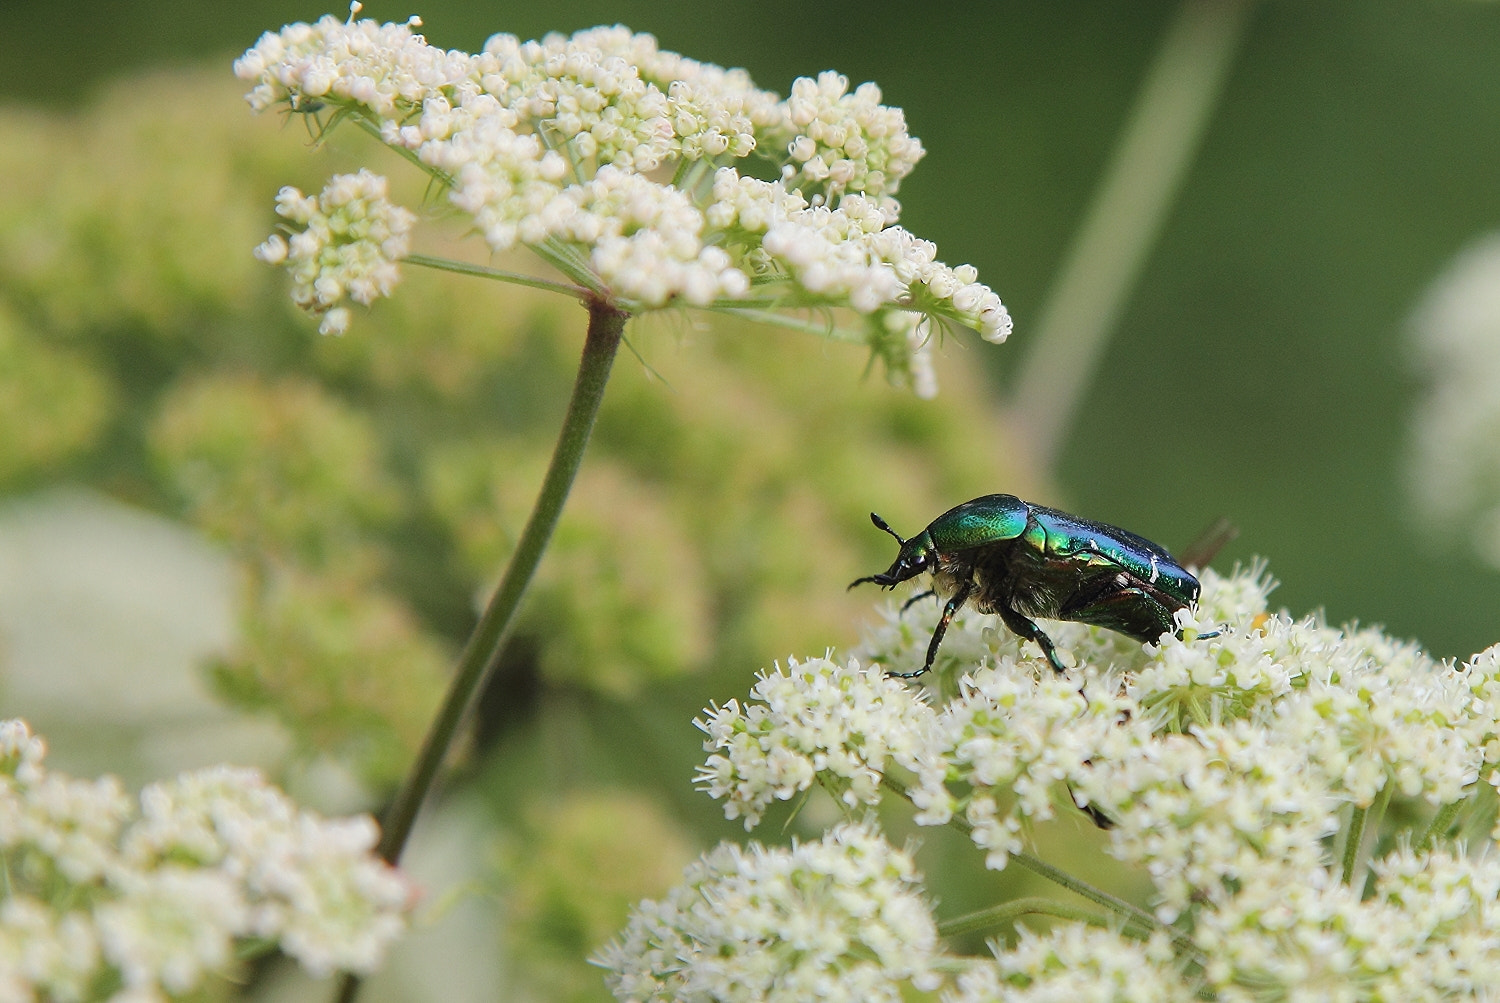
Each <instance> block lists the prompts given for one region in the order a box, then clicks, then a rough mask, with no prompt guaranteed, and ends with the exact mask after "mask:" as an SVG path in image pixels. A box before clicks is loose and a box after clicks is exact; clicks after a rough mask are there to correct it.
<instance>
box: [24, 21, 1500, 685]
mask: <svg viewBox="0 0 1500 1003" xmlns="http://www.w3.org/2000/svg"><path fill="white" fill-rule="evenodd" d="M1175 6H1176V5H1175V4H1171V3H1159V2H1136V0H1132V2H1114V3H1100V2H1085V3H1069V4H1053V3H1046V2H1031V3H1007V2H999V3H993V4H979V5H974V4H962V5H958V4H955V5H929V6H923V7H920V8H918V7H913V6H912V5H910V4H904V3H903V4H896V3H861V4H841V3H830V4H818V5H805V4H790V3H779V2H774V0H771V2H760V3H755V4H730V5H719V6H717V7H715V8H714V9H713V10H712V13H711V14H710V13H708V12H707V10H708V9H707V8H705V7H704V6H703V5H701V4H696V3H671V2H663V0H620V2H615V3H603V2H596V0H589V2H583V0H557V2H553V3H548V4H501V5H490V4H471V3H457V2H450V0H431V2H429V3H425V4H423V5H422V6H421V9H420V10H419V11H414V10H413V9H409V8H408V7H407V6H399V5H394V4H390V3H385V2H381V0H375V2H372V3H370V4H369V5H368V6H367V7H366V9H365V11H364V12H363V15H364V16H370V17H374V18H377V19H381V20H400V19H403V18H405V17H406V16H407V15H408V14H410V13H413V12H417V13H420V14H421V15H422V17H423V20H424V30H425V32H426V33H427V35H428V37H429V39H430V40H432V41H433V42H434V43H437V44H442V45H448V46H453V47H459V48H468V49H473V48H477V47H478V46H479V45H481V44H482V43H483V40H484V38H485V37H486V36H487V35H488V34H489V33H490V32H492V31H494V30H502V29H503V30H505V31H509V32H511V33H514V34H517V35H520V36H522V37H536V36H538V35H539V34H541V33H543V32H545V31H548V30H563V31H571V30H576V29H578V28H582V27H586V26H589V25H593V24H597V23H603V22H614V21H619V22H623V23H625V24H628V25H630V26H631V27H632V28H634V29H635V30H638V31H650V32H653V33H654V34H656V35H657V37H658V38H659V39H660V40H661V44H662V46H663V47H664V48H669V49H674V50H676V51H679V52H683V53H686V54H689V55H692V56H695V57H697V58H700V59H706V60H711V61H716V62H720V63H723V64H726V65H739V66H744V67H746V68H748V69H749V70H750V71H751V73H752V75H753V76H754V77H755V79H756V81H757V82H758V83H759V84H760V85H761V86H763V87H769V88H772V89H776V90H780V91H783V92H784V91H785V89H786V87H787V85H788V84H789V82H790V80H791V79H792V78H793V77H795V76H798V75H802V74H812V73H815V72H817V71H818V70H821V69H824V68H836V69H838V70H840V71H842V72H843V73H845V74H847V75H848V76H849V77H850V78H851V79H852V80H854V81H861V80H866V79H874V80H876V81H878V82H879V83H880V85H881V87H882V88H883V89H884V92H885V95H886V99H887V101H889V102H890V103H893V104H897V105H900V106H902V107H903V108H904V109H905V110H906V113H907V116H908V120H909V122H910V124H911V128H912V132H913V133H914V134H915V135H917V136H920V137H921V139H922V141H923V143H924V144H925V145H926V147H927V149H928V151H929V154H928V157H927V158H926V160H925V161H924V162H923V163H922V165H921V166H920V168H919V169H918V171H917V172H916V173H915V174H914V175H913V177H912V179H911V180H910V181H909V182H908V183H907V185H905V186H904V187H903V189H902V192H901V198H902V202H903V205H904V209H905V211H904V215H903V222H904V223H905V224H906V225H908V226H909V227H910V228H911V229H913V230H914V231H915V232H917V233H919V234H922V235H924V236H927V237H930V238H932V239H934V240H936V241H937V243H938V246H939V248H940V249H941V251H942V254H943V255H944V257H945V259H946V260H948V261H970V262H972V263H974V264H975V265H977V266H978V267H979V270H980V275H981V278H982V279H983V280H984V281H986V282H988V283H989V284H990V285H991V286H992V287H993V288H995V289H996V290H997V291H998V292H999V293H1000V294H1001V296H1002V298H1003V299H1004V300H1005V302H1006V304H1007V305H1008V306H1009V307H1010V309H1011V311H1012V313H1013V314H1014V316H1015V318H1016V334H1015V337H1014V339H1013V341H1012V343H1011V344H1010V345H1009V346H1007V347H1006V348H1005V349H1004V350H1002V351H999V352H993V353H988V352H987V353H983V354H984V357H985V361H986V364H989V365H992V366H993V370H994V376H995V381H996V385H997V386H998V387H1004V386H1005V385H1006V379H1007V376H1008V375H1009V373H1010V372H1011V371H1012V370H1013V369H1014V367H1015V364H1016V361H1017V360H1018V358H1019V356H1020V355H1021V354H1022V353H1024V352H1025V351H1026V350H1027V348H1028V342H1027V335H1028V325H1029V322H1030V321H1031V320H1032V319H1033V318H1034V317H1035V315H1036V312H1037V310H1038V308H1039V306H1040V303H1041V301H1042V299H1043V296H1044V294H1045V292H1046V289H1047V285H1048V281H1049V279H1051V278H1052V276H1053V275H1054V273H1055V270H1056V267H1057V265H1058V262H1059V260H1060V258H1061V256H1062V254H1063V252H1064V250H1065V248H1066V247H1067V244H1068V241H1069V239H1070V237H1071V236H1072V235H1073V233H1074V231H1075V228H1076V226H1077V225H1078V223H1079V220H1080V216H1081V214H1082V212H1083V210H1084V207H1085V206H1086V205H1087V203H1088V199H1089V196H1090V194H1091V191H1092V189H1093V186H1094V184H1095V183H1096V181H1097V180H1098V177H1099V173H1100V171H1101V169H1102V166H1103V163H1104V161H1105V158H1106V156H1107V154H1108V152H1109V150H1110V149H1111V144H1112V143H1113V142H1114V141H1115V139H1116V138H1117V136H1118V133H1119V131H1120V129H1121V126H1122V121H1123V118H1124V116H1125V114H1126V111H1127V109H1128V108H1129V105H1130V101H1131V99H1132V97H1133V95H1134V93H1135V88H1136V86H1137V84H1138V83H1139V81H1140V78H1141V76H1142V74H1143V72H1144V70H1145V68H1146V66H1147V65H1148V62H1149V60H1150V58H1151V56H1152V54H1153V52H1154V51H1155V46H1156V43H1157V41H1158V40H1159V37H1160V35H1161V32H1162V30H1163V27H1164V25H1165V24H1166V22H1167V20H1168V19H1169V17H1170V15H1171V13H1172V11H1173V10H1174V9H1175ZM5 8H6V23H7V31H6V32H5V34H4V37H3V39H0V95H3V96H4V97H5V98H7V99H9V100H25V101H31V102H39V103H42V104H45V105H48V106H50V107H53V108H59V109H62V108H67V107H69V106H71V105H73V104H74V103H75V102H77V101H79V100H82V99H84V98H85V97H86V96H87V95H89V94H91V93H93V92H94V91H95V90H96V89H97V88H98V87H99V86H100V85H101V84H103V83H104V82H105V81H107V80H110V79H113V78H117V77H120V76H123V75H126V74H129V73H132V72H135V71H138V70H141V69H145V68H148V67H152V66H159V65H163V64H182V63H187V62H193V63H197V62H198V61H200V60H201V59H202V58H204V57H205V56H209V55H212V54H216V53H217V54H220V55H222V58H223V59H224V60H225V65H226V66H227V61H228V60H229V59H230V58H232V57H233V56H234V55H236V54H237V53H238V52H239V51H241V50H242V49H243V48H244V47H245V46H246V45H248V44H249V43H250V42H252V41H253V40H254V39H255V37H256V36H257V34H258V33H259V32H260V31H261V30H263V29H265V28H274V27H277V26H279V25H280V24H282V23H283V22H285V21H288V20H300V19H307V20H310V19H312V18H314V17H316V16H318V15H319V14H321V13H323V12H324V11H323V8H320V7H317V6H308V5H306V4H291V3H261V2H246V3H239V4H232V5H218V4H201V3H195V4H180V3H179V4H172V3H156V4H149V5H140V4H129V3H80V4H66V5H59V4H51V3H40V2H34V0H10V2H8V3H7V4H6V5H5ZM1497 52H1500V7H1497V6H1496V5H1495V4H1492V3H1478V2H1461V0H1453V2H1436V0H1417V2H1410V0H1389V2H1380V0H1357V2H1354V0H1350V2H1338V0H1327V2H1319V3H1316V4H1306V3H1296V2H1288V3H1267V4H1264V5H1261V6H1260V7H1259V8H1258V9H1257V10H1256V12H1255V13H1254V15H1253V21H1252V23H1251V25H1250V28H1249V30H1248V34H1247V37H1246V39H1245V42H1244V44H1243V47H1242V49H1241V50H1240V52H1239V53H1238V56H1237V58H1236V59H1235V62H1234V65H1233V67H1232V70H1231V74H1230V77H1229V80H1228V83H1227V86H1226V88H1225V91H1224V94H1223V97H1222V99H1221V101H1220V102H1219V104H1218V106H1217V107H1216V109H1215V111H1214V113H1213V118H1212V120H1211V122H1210V124H1209V126H1208V130H1207V133H1206V136H1205V139H1204V143H1203V146H1202V149H1201V152H1200V154H1199V156H1198V157H1197V159H1196V160H1195V162H1194V163H1193V164H1192V166H1191V169H1190V174H1189V176H1188V178H1187V180H1186V183H1185V185H1184V188H1183V190H1182V192H1181V196H1180V199H1179V201H1178V202H1177V204H1176V205H1175V206H1174V207H1173V209H1172V211H1171V213H1170V216H1169V218H1168V220H1167V223H1166V227H1165V229H1164V232H1163V234H1162V238H1161V241H1160V243H1159V245H1158V246H1157V247H1156V248H1155V249H1154V251H1153V253H1152V254H1151V256H1150V260H1149V264H1148V266H1147V268H1146V271H1145V273H1144V274H1143V276H1142V278H1141V281H1140V283H1139V285H1138V286H1137V287H1136V289H1135V290H1134V291H1133V294H1132V295H1131V296H1130V299H1129V303H1128V308H1127V310H1126V313H1125V315H1124V318H1123V321H1122V323H1121V324H1120V326H1119V328H1118V330H1117V331H1116V332H1115V334H1114V336H1113V339H1112V341H1111V343H1110V348H1109V352H1108V356H1107V359H1106V360H1105V363H1104V369H1103V371H1102V376H1101V378H1099V379H1098V380H1096V381H1095V382H1094V384H1093V385H1092V387H1091V390H1090V392H1089V396H1088V399H1087V402H1086V405H1085V407H1084V409H1083V412H1082V414H1081V415H1080V417H1079V418H1078V420H1077V423H1076V425H1075V426H1074V429H1073V432H1072V434H1071V435H1070V437H1069V439H1068V441H1067V444H1066V448H1065V451H1064V453H1063V456H1062V460H1061V464H1060V468H1059V469H1058V471H1057V472H1056V479H1057V483H1058V485H1059V489H1060V491H1061V497H1060V498H1059V499H1057V500H1059V501H1063V502H1065V503H1066V504H1067V505H1068V506H1070V507H1072V508H1073V509H1075V510H1077V511H1080V512H1083V513H1087V514H1088V515H1090V516H1094V517H1097V518H1101V519H1104V520H1107V521H1112V522H1116V523H1119V524H1122V525H1125V526H1129V527H1132V528H1135V529H1138V530H1140V531H1141V532H1143V533H1146V534H1147V535H1149V536H1152V537H1153V538H1156V539H1159V540H1163V541H1165V542H1166V543H1168V544H1169V545H1172V546H1179V547H1180V546H1182V545H1183V544H1185V543H1186V542H1187V541H1188V540H1189V539H1190V538H1191V537H1192V536H1193V534H1194V533H1195V532H1196V531H1197V530H1198V529H1199V528H1201V527H1202V526H1203V525H1205V524H1207V523H1208V522H1209V521H1210V520H1211V519H1213V518H1214V517H1215V516H1218V515H1225V516H1228V517H1229V518H1230V519H1232V520H1233V521H1234V522H1235V523H1237V524H1238V525H1239V526H1240V528H1241V536H1240V539H1239V540H1238V541H1237V542H1236V543H1235V544H1233V545H1232V546H1231V549H1230V550H1229V551H1228V552H1227V553H1226V558H1227V559H1230V560H1233V559H1234V558H1238V557H1246V556H1248V555H1251V554H1259V555H1264V556H1266V557H1267V558H1269V559H1270V562H1271V567H1272V570H1273V572H1274V573H1275V574H1276V575H1277V577H1278V578H1280V579H1281V581H1282V583H1283V584H1282V587H1281V589H1280V591H1279V592H1278V593H1277V596H1276V598H1277V600H1278V601H1280V602H1283V603H1285V604H1286V605H1287V606H1288V607H1289V608H1290V609H1292V610H1293V611H1296V612H1301V611H1305V610H1307V609H1309V608H1312V607H1316V606H1322V607H1323V608H1325V609H1326V610H1327V613H1328V616H1329V617H1330V618H1331V619H1333V620H1335V621H1340V620H1345V619H1351V618H1358V619H1359V620H1361V621H1362V622H1382V623H1384V624H1386V625H1387V626H1388V627H1389V628H1390V629H1391V630H1392V631H1393V632H1395V633H1397V634H1400V635H1405V636H1412V637H1416V638H1419V639H1421V640H1422V641H1423V642H1424V643H1425V644H1426V645H1428V646H1429V647H1430V648H1431V649H1432V650H1433V651H1434V652H1435V653H1437V654H1440V655H1456V656H1463V655H1467V654H1469V653H1471V652H1473V651H1476V650H1478V649H1480V648H1482V647H1484V646H1486V645H1488V644H1489V643H1490V642H1491V641H1493V640H1495V638H1496V635H1497V633H1500V632H1497V630H1496V629H1495V625H1496V623H1497V618H1496V616H1495V615H1494V613H1495V611H1496V610H1497V609H1500V578H1497V577H1496V576H1495V575H1494V574H1493V573H1492V572H1489V571H1487V570H1485V569H1484V568H1483V567H1482V566H1481V565H1480V564H1479V563H1478V562H1477V561H1475V560H1474V559H1473V558H1471V557H1470V556H1469V555H1468V554H1467V552H1466V551H1465V550H1464V549H1463V548H1462V547H1459V546H1454V545H1452V544H1450V543H1447V542H1445V541H1444V540H1442V539H1440V538H1438V537H1436V536H1435V535H1434V534H1433V533H1432V532H1430V531H1429V530H1428V529H1427V528H1426V527H1424V526H1423V524H1422V521H1421V515H1420V514H1419V513H1413V512H1410V511H1408V509H1407V508H1406V506H1405V502H1404V495H1403V492H1402V486H1401V477H1402V468H1401V460H1402V450H1403V447H1404V442H1405V440H1404V434H1405V429H1406V426H1407V422H1408V418H1409V414H1410V409H1411V400H1412V397H1413V392H1414V389H1415V388H1414V382H1413V379H1414V378H1413V377H1412V376H1411V375H1409V374H1408V371H1407V369H1406V368H1405V367H1404V364H1403V352H1402V345H1401V334H1402V325H1403V322H1404V320H1405V318H1406V316H1407V313H1408V311H1409V310H1410V309H1411V307H1412V306H1413V304H1414V302H1415V300H1416V299H1417V297H1418V295H1419V293H1420V291H1421V290H1422V288H1423V287H1424V285H1425V284H1426V283H1427V282H1429V281H1430V280H1431V279H1432V278H1433V277H1434V276H1435V275H1436V274H1438V273H1439V272H1440V271H1441V269H1442V268H1443V266H1444V265H1445V264H1446V263H1447V262H1448V261H1449V260H1450V259H1451V257H1452V256H1453V255H1454V254H1455V253H1456V252H1457V251H1458V250H1459V249H1460V248H1461V247H1463V246H1464V245H1465V244H1466V243H1467V242H1469V241H1470V240H1472V239H1474V238H1475V237H1477V236H1479V235H1480V234H1482V233H1484V232H1485V231H1487V230H1488V229H1490V228H1492V227H1494V226H1495V225H1496V224H1497V222H1500V184H1497V183H1496V182H1497V165H1500V59H1497V58H1496V53H1497ZM182 100H184V101H190V100H191V96H190V95H184V96H183V97H182ZM971 434H972V435H973V436H974V438H975V440H976V443H978V442H981V441H983V440H984V439H985V437H986V436H987V435H989V434H990V433H989V430H988V429H987V428H986V427H985V425H984V422H983V420H982V419H981V418H979V417H978V416H976V421H975V427H974V428H973V429H972V433H971ZM976 448H982V447H980V446H978V445H976ZM1005 487H1007V485H1004V484H996V485H995V488H996V489H997V490H999V489H1004V488H1005ZM878 502H879V499H872V500H871V504H872V505H877V504H878Z"/></svg>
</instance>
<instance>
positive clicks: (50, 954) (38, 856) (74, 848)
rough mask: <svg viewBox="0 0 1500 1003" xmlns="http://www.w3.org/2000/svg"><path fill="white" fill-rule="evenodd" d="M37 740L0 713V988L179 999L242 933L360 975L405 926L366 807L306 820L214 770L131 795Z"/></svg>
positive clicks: (224, 962)
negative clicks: (50, 766)
mask: <svg viewBox="0 0 1500 1003" xmlns="http://www.w3.org/2000/svg"><path fill="white" fill-rule="evenodd" d="M44 751H45V750H44V746H43V744H42V740H41V739H40V738H38V737H36V736H35V735H33V734H32V733H31V731H30V729H29V728H28V727H27V726H26V724H25V722H23V721H16V720H13V721H0V875H3V876H4V880H3V882H0V1000H31V999H49V1000H90V999H104V998H105V997H106V996H109V995H111V994H112V993H113V992H114V991H115V990H120V991H121V995H119V996H116V997H114V998H118V999H126V998H128V999H140V1000H155V999H162V998H165V997H174V998H175V997H181V996H184V995H190V994H193V993H195V992H201V991H202V990H203V988H204V986H205V982H206V980H207V979H208V977H209V976H211V975H215V974H230V973H231V972H232V965H233V962H234V961H235V959H236V956H237V953H236V952H237V951H241V950H243V949H245V948H247V947H249V946H251V945H259V946H260V947H261V948H262V949H263V948H265V947H269V946H272V945H279V946H280V948H281V950H282V951H284V952H285V953H286V954H287V955H289V956H290V957H292V958H295V959H296V960H297V961H299V962H301V964H302V965H303V966H304V967H305V968H307V969H308V970H309V971H310V972H312V973H313V974H315V975H324V974H327V973H329V972H333V971H336V970H338V969H347V970H351V971H358V972H368V971H371V970H373V969H374V968H375V967H376V966H377V965H378V964H379V962H380V960H381V958H382V956H383V955H384V953H385V949H386V947H387V946H388V945H389V944H390V943H391V942H392V941H393V940H394V939H395V938H396V937H397V936H399V935H400V933H401V932H402V931H403V930H404V929H405V917H404V914H405V911H406V908H407V906H408V905H409V903H410V901H411V889H410V887H409V886H408V884H407V882H406V881H405V879H404V878H402V877H401V875H400V874H399V873H397V872H396V871H395V870H393V869H392V868H390V867H389V866H387V865H386V864H385V863H384V862H383V861H381V860H379V859H378V858H376V857H375V856H374V854H373V853H372V852H371V851H372V848H373V847H374V845H375V840H376V836H377V832H376V829H375V824H374V822H373V821H371V820H370V819H369V818H368V817H358V818H349V819H338V820H330V819H323V818H320V817H318V816H317V815H314V814H313V813H311V812H308V811H305V810H302V809H300V808H298V807H297V806H296V805H295V804H294V803H293V802H292V801H291V800H290V799H289V798H288V797H287V796H286V795H285V794H282V793H281V792H280V791H279V790H277V789H276V788H274V787H272V786H271V785H269V784H267V783H266V782H265V781H264V780H263V779H261V777H260V775H259V774H257V773H256V772H255V771H254V770H248V769H236V768H233V767H227V766H226V767H216V768H210V769H206V770H199V771H197V772H194V773H186V774H183V775H182V776H180V777H178V778H177V779H175V780H170V781H166V782H162V783H156V784H152V785H150V786H149V787H147V788H146V789H145V790H143V791H142V792H141V795H140V799H139V802H136V800H135V799H133V798H130V797H128V796H127V795H126V794H125V791H124V789H123V788H122V787H121V786H120V783H119V781H118V780H116V779H115V778H113V777H103V778H101V779H99V780H78V779H74V778H72V777H68V776H64V775H62V774H59V773H55V772H51V771H49V770H47V769H46V767H45V766H44V765H43V761H42V760H43V754H44Z"/></svg>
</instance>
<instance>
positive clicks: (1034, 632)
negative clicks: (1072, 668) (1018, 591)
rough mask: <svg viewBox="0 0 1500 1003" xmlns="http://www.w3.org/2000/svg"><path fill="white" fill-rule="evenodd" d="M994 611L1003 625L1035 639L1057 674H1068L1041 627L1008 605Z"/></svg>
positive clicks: (1055, 649)
mask: <svg viewBox="0 0 1500 1003" xmlns="http://www.w3.org/2000/svg"><path fill="white" fill-rule="evenodd" d="M995 612H997V613H999V614H1000V619H1002V620H1004V621H1005V625H1006V626H1007V627H1009V628H1010V629H1011V630H1012V631H1014V632H1015V633H1017V634H1019V635H1020V636H1021V637H1024V638H1025V639H1026V640H1028V641H1035V642H1036V643H1037V644H1038V645H1039V646H1040V647H1041V649H1042V654H1044V655H1046V656H1047V661H1048V662H1050V663H1052V668H1053V670H1054V671H1056V672H1057V674H1058V675H1060V676H1065V675H1067V674H1068V670H1067V669H1066V668H1065V667H1064V666H1063V663H1062V657H1061V656H1060V655H1058V653H1057V648H1056V647H1055V646H1054V645H1053V644H1052V638H1050V637H1048V636H1047V635H1046V634H1044V633H1042V628H1040V627H1038V626H1037V625H1036V624H1034V623H1032V622H1031V621H1030V620H1029V619H1027V618H1026V617H1024V616H1022V615H1021V614H1020V613H1017V612H1016V611H1015V610H1013V609H1011V608H1010V607H1009V606H1000V607H998V608H997V609H996V610H995Z"/></svg>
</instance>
